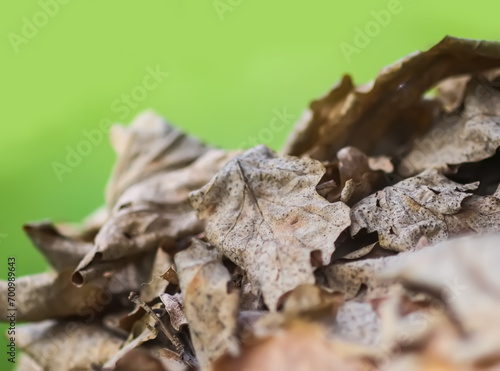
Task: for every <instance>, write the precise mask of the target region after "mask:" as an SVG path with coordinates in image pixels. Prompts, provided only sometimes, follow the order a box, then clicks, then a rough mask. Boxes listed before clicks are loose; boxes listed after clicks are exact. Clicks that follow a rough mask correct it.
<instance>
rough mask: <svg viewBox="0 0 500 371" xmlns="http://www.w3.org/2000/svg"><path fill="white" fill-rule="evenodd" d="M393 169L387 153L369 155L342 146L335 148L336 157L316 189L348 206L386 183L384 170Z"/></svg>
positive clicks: (390, 171) (387, 171)
mask: <svg viewBox="0 0 500 371" xmlns="http://www.w3.org/2000/svg"><path fill="white" fill-rule="evenodd" d="M380 170H383V171H380ZM393 170H394V168H393V165H392V163H391V161H390V159H389V158H387V157H383V156H380V157H368V156H366V155H365V154H364V153H363V152H361V151H360V150H358V149H356V148H354V147H345V148H342V149H341V150H340V151H338V152H337V161H336V162H335V163H333V164H332V165H330V166H329V168H328V170H327V174H326V175H325V176H324V177H323V179H322V181H321V183H320V184H319V185H318V186H317V187H316V190H317V191H318V193H319V194H320V195H321V196H323V197H325V198H326V199H327V200H328V201H330V202H334V201H339V200H340V201H342V202H344V203H346V204H348V205H349V206H351V205H353V204H354V203H356V202H358V201H359V200H361V199H362V198H364V197H366V196H368V195H370V194H372V193H373V192H374V191H376V190H378V189H381V188H383V187H384V186H386V185H388V184H387V179H386V177H385V174H384V173H392V172H393ZM337 183H338V186H337Z"/></svg>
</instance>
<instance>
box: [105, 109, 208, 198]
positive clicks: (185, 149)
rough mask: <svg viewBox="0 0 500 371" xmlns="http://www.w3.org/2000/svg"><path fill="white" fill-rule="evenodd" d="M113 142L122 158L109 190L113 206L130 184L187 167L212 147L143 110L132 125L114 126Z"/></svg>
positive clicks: (112, 132)
mask: <svg viewBox="0 0 500 371" xmlns="http://www.w3.org/2000/svg"><path fill="white" fill-rule="evenodd" d="M111 143H112V145H113V148H114V149H115V151H116V153H117V154H118V161H117V163H116V165H115V168H114V170H113V175H112V177H111V180H110V181H109V184H108V187H107V190H106V199H107V204H108V207H109V208H112V207H113V206H114V205H115V203H116V201H117V200H118V198H119V197H120V196H121V194H122V193H123V192H124V191H125V190H126V189H127V188H129V187H130V186H132V185H134V184H136V183H139V182H140V181H142V180H145V179H147V178H149V177H151V176H152V175H154V174H158V173H160V172H166V171H171V170H175V169H179V168H182V167H185V166H187V165H189V164H191V163H192V162H193V161H195V160H196V159H197V158H198V157H200V156H201V155H203V154H204V153H205V152H206V151H207V150H208V148H207V147H206V146H205V145H204V144H203V143H201V142H200V141H198V140H197V139H195V138H193V137H190V136H186V135H185V134H183V133H182V132H180V131H179V130H177V129H176V128H174V127H173V126H171V125H170V124H168V123H167V122H166V121H165V120H163V119H162V118H161V117H159V116H158V115H156V114H155V113H154V112H145V113H142V114H141V115H139V116H138V117H137V118H136V119H135V120H134V121H133V122H132V124H131V125H130V126H129V127H123V126H120V125H115V126H113V127H112V129H111Z"/></svg>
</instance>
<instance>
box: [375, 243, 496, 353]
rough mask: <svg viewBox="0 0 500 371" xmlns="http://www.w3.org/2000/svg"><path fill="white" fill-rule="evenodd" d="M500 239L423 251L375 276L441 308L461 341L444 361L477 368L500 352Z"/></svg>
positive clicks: (458, 340)
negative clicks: (423, 294) (425, 296)
mask: <svg viewBox="0 0 500 371" xmlns="http://www.w3.org/2000/svg"><path fill="white" fill-rule="evenodd" d="M499 244H500V235H497V234H492V235H483V236H469V237H462V238H459V239H452V240H449V241H446V242H442V243H440V244H438V245H436V246H429V247H426V248H424V249H422V250H420V251H418V252H416V253H413V254H412V255H409V256H407V257H405V259H403V260H401V261H399V262H398V263H396V264H394V265H392V266H389V267H387V268H386V270H385V271H383V272H381V273H380V277H381V278H385V279H388V280H391V281H394V280H396V281H399V282H401V283H402V284H403V285H404V286H407V287H410V288H412V289H413V290H421V291H424V292H428V293H429V294H430V295H432V296H433V297H435V298H437V299H438V300H440V301H442V302H443V304H444V305H443V308H445V310H446V311H447V313H448V316H449V317H450V318H451V319H452V320H453V321H454V322H456V323H458V324H459V328H460V331H461V332H462V333H463V336H461V337H460V338H457V342H456V343H455V344H453V343H450V344H449V345H448V347H449V349H448V352H449V354H448V355H447V356H448V357H449V359H451V360H454V361H464V362H465V361H467V362H476V361H479V360H481V359H482V360H486V359H488V358H491V357H493V356H495V355H498V354H499V352H500V317H499V316H498V313H499V311H500V270H499V269H498V262H499V261H500V249H499Z"/></svg>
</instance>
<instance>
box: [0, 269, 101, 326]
mask: <svg viewBox="0 0 500 371" xmlns="http://www.w3.org/2000/svg"><path fill="white" fill-rule="evenodd" d="M70 277H71V271H68V270H66V271H62V272H59V273H55V272H47V273H39V274H35V275H32V276H24V277H20V278H18V279H17V280H16V288H17V291H16V308H17V312H16V320H17V321H41V320H45V319H49V318H58V317H68V316H76V315H80V316H86V315H87V314H88V313H89V311H90V313H92V315H94V314H93V313H94V312H95V309H93V308H92V304H93V303H95V302H96V300H98V301H99V302H102V301H104V300H103V299H101V297H102V295H103V293H104V292H103V290H102V288H100V287H98V286H97V285H94V284H92V283H89V284H85V285H83V286H82V287H79V288H77V287H75V286H74V285H72V284H71V281H70ZM8 287H9V286H8V282H6V281H0V300H2V303H7V297H8V293H9V292H10V291H8ZM101 308H102V307H101ZM0 316H1V318H2V320H3V321H6V320H8V317H7V307H6V306H3V305H2V307H0Z"/></svg>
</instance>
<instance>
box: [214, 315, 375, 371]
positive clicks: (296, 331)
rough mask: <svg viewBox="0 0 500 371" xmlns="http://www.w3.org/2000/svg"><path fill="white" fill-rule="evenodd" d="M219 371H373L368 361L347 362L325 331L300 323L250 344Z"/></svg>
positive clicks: (221, 364) (219, 365) (224, 361)
mask: <svg viewBox="0 0 500 371" xmlns="http://www.w3.org/2000/svg"><path fill="white" fill-rule="evenodd" d="M214 369H215V370H218V371H233V370H239V371H256V370H259V371H275V370H287V371H309V370H315V371H327V370H328V371H330V370H342V371H374V370H375V368H374V367H372V366H371V365H370V364H369V363H368V362H365V361H363V360H354V359H346V358H344V357H343V356H342V352H341V351H339V350H338V349H337V348H336V347H335V346H334V344H332V343H331V342H330V341H329V340H328V339H327V337H326V336H325V333H324V331H323V329H322V328H321V327H320V326H318V325H315V324H312V323H304V322H298V323H294V324H292V325H290V326H289V327H288V328H286V329H284V330H282V331H279V332H277V333H276V334H274V335H272V336H270V337H268V338H266V339H263V340H259V341H257V342H254V343H249V344H247V345H246V346H245V347H243V349H242V354H241V355H240V356H239V357H236V358H231V357H230V356H226V357H224V358H222V359H220V360H219V361H218V362H216V364H215V365H214Z"/></svg>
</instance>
